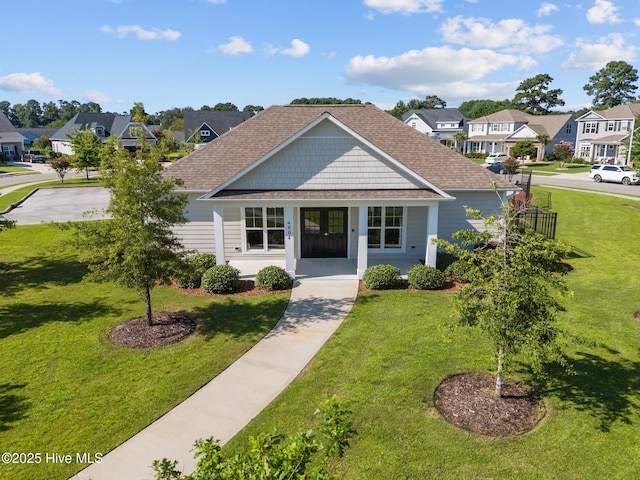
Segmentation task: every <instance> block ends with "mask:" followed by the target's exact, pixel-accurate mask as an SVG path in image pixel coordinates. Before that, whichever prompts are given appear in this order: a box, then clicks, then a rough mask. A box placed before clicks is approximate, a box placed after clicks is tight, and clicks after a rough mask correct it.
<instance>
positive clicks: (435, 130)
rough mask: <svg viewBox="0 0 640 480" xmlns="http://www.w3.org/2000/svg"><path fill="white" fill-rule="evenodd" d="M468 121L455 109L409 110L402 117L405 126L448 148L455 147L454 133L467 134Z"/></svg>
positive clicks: (468, 119) (467, 118)
mask: <svg viewBox="0 0 640 480" xmlns="http://www.w3.org/2000/svg"><path fill="white" fill-rule="evenodd" d="M470 120H471V119H470V118H469V117H467V116H466V115H465V114H464V113H462V112H461V111H460V110H458V109H457V108H430V109H422V110H409V111H408V112H407V113H405V114H404V115H402V121H403V122H404V123H405V124H407V125H409V126H410V127H412V128H415V129H416V130H418V131H419V132H421V133H424V134H425V135H429V136H430V137H431V138H433V139H434V140H437V141H438V142H440V143H442V144H443V145H446V146H447V147H450V148H451V147H455V146H456V145H455V143H456V142H455V140H454V135H455V134H456V133H458V132H462V133H464V134H465V135H467V134H468V132H467V124H468V122H469V121H470Z"/></svg>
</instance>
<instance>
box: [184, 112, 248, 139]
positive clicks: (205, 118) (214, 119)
mask: <svg viewBox="0 0 640 480" xmlns="http://www.w3.org/2000/svg"><path fill="white" fill-rule="evenodd" d="M249 118H251V113H250V112H224V111H217V110H186V111H185V112H184V137H185V142H186V143H192V142H195V143H197V144H202V143H209V142H210V141H212V140H215V139H216V138H218V137H219V136H220V135H222V134H223V133H225V132H228V131H229V130H231V129H232V128H234V127H237V126H238V125H240V124H241V123H242V122H244V121H245V120H248V119H249Z"/></svg>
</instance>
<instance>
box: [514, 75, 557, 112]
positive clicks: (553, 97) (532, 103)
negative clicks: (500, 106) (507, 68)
mask: <svg viewBox="0 0 640 480" xmlns="http://www.w3.org/2000/svg"><path fill="white" fill-rule="evenodd" d="M552 81H553V78H551V76H550V75H549V74H547V73H540V74H538V75H536V76H535V77H532V78H527V79H526V80H524V81H522V82H521V83H520V85H518V88H516V96H515V97H514V99H513V102H512V104H513V107H514V108H517V109H518V110H522V111H524V112H527V113H530V114H532V115H546V114H548V113H549V112H550V111H551V108H553V107H557V106H562V105H564V100H562V99H561V98H560V95H562V90H561V89H560V88H555V89H553V90H550V89H549V84H550V83H551V82H552Z"/></svg>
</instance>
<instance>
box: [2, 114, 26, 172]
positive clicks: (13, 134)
mask: <svg viewBox="0 0 640 480" xmlns="http://www.w3.org/2000/svg"><path fill="white" fill-rule="evenodd" d="M24 140H25V137H24V135H22V134H21V133H20V132H18V129H17V128H16V127H14V126H13V124H12V123H11V122H10V121H9V119H8V118H7V116H6V115H5V114H4V112H2V111H0V153H1V154H2V155H3V156H4V158H5V159H7V160H18V159H19V158H20V154H21V153H22V151H23V149H24Z"/></svg>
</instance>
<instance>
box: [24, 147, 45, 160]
mask: <svg viewBox="0 0 640 480" xmlns="http://www.w3.org/2000/svg"><path fill="white" fill-rule="evenodd" d="M22 161H23V162H31V163H45V162H46V161H47V156H46V155H45V154H44V153H42V152H41V151H40V150H27V151H26V152H24V153H23V154H22Z"/></svg>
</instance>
